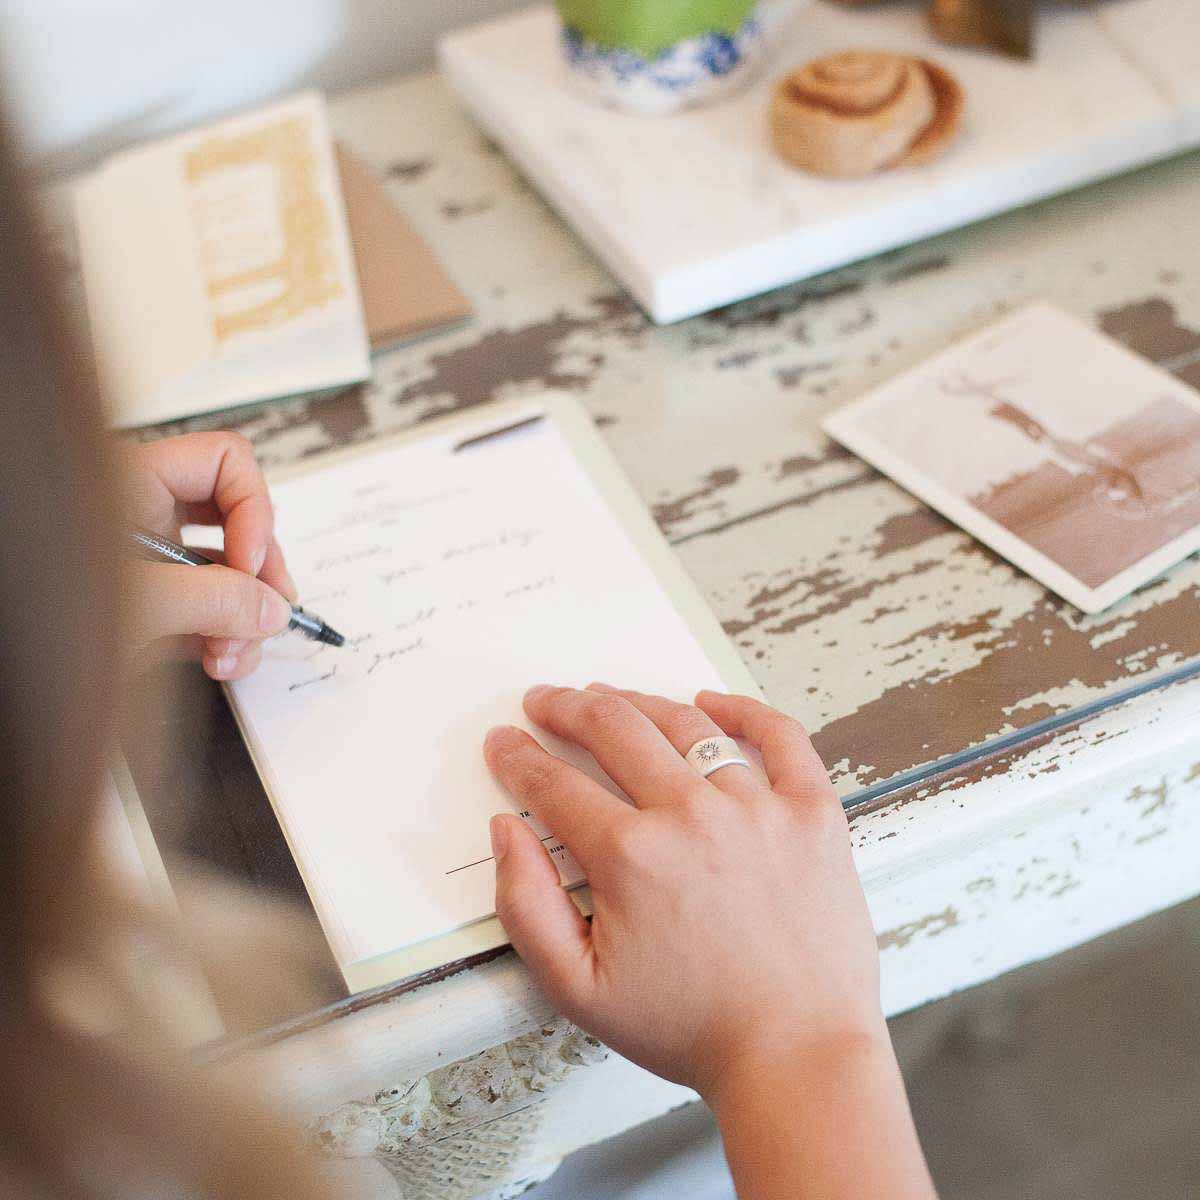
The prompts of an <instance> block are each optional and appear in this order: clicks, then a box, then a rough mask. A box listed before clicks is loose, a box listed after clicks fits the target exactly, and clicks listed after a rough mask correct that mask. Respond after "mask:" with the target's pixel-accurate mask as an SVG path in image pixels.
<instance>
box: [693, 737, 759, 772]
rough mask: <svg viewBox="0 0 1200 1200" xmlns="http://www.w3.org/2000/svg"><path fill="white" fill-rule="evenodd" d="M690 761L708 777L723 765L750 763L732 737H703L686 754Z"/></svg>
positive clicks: (746, 765) (743, 765)
mask: <svg viewBox="0 0 1200 1200" xmlns="http://www.w3.org/2000/svg"><path fill="white" fill-rule="evenodd" d="M684 758H686V759H687V761H688V763H689V764H690V765H691V766H692V767H694V768H695V769H696V770H697V771H699V772H700V774H701V775H703V776H704V778H705V779H707V778H708V777H709V776H710V775H711V774H712V773H713V772H714V771H719V770H720V769H721V768H722V767H729V766H733V764H734V763H736V764H738V765H739V766H742V767H748V766H749V765H750V764H749V763H748V762H747V761H746V759H744V758H743V757H742V748H741V747H740V746H739V745H738V744H737V742H735V741H734V740H733V738H731V737H710V738H702V739H701V740H700V741H698V742H697V743H696V744H695V745H694V746H693V747H692V748H691V749H690V750H689V751H688V752H687V753H686V754H685V755H684Z"/></svg>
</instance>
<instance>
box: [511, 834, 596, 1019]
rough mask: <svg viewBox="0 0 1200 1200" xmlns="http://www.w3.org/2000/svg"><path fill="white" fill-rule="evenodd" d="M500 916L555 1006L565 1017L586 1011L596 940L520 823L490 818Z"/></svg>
mask: <svg viewBox="0 0 1200 1200" xmlns="http://www.w3.org/2000/svg"><path fill="white" fill-rule="evenodd" d="M491 835H492V853H493V854H494V855H495V858H496V913H497V915H498V916H499V918H500V921H501V924H503V926H504V931H505V933H507V934H508V936H509V940H510V941H511V942H512V944H513V948H514V949H515V950H516V952H517V953H518V954H519V955H520V956H521V961H522V962H524V964H525V965H526V966H527V967H528V968H529V971H530V973H531V974H532V975H533V977H534V979H535V981H536V982H537V984H538V986H539V987H540V988H541V989H542V991H544V992H545V993H546V995H547V997H548V998H549V999H550V1001H551V1003H553V1004H554V1006H555V1007H556V1008H557V1009H558V1010H559V1011H560V1012H563V1013H565V1014H566V1015H567V1016H572V1017H573V1016H575V1015H576V1014H580V1013H581V1012H583V1011H585V1010H586V1007H587V1004H586V997H587V992H588V990H589V987H590V984H591V981H592V935H591V930H590V929H589V928H588V923H587V921H585V920H584V918H583V914H582V913H581V912H580V911H579V909H577V908H576V907H575V903H574V901H573V900H572V899H571V897H570V896H569V895H568V894H567V892H566V890H565V889H564V888H563V886H562V884H561V882H560V881H559V878H558V868H557V867H556V866H555V865H554V860H553V859H552V858H551V857H550V855H549V854H548V853H547V852H546V847H545V846H543V845H542V843H541V841H540V840H539V839H538V835H537V834H536V833H535V832H534V831H533V829H532V827H531V826H530V825H529V824H528V823H527V822H525V821H522V820H521V818H520V817H517V816H514V815H512V814H511V813H502V814H499V815H497V816H494V817H493V818H492V823H491Z"/></svg>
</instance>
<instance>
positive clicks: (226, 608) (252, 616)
mask: <svg viewBox="0 0 1200 1200" xmlns="http://www.w3.org/2000/svg"><path fill="white" fill-rule="evenodd" d="M214 573H215V572H214ZM243 580H244V582H243ZM213 606H214V614H213V615H214V617H215V618H216V620H217V622H218V623H219V624H220V627H221V629H222V630H228V631H229V632H230V634H232V635H233V636H237V634H238V633H240V632H243V631H245V632H252V631H254V630H256V629H257V628H258V609H259V593H258V588H257V587H255V586H254V585H253V584H252V582H251V580H250V579H249V577H248V576H241V575H240V574H239V573H238V572H236V571H224V572H222V577H221V579H220V580H219V581H217V586H216V588H215V593H214V600H213Z"/></svg>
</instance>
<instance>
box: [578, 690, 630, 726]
mask: <svg viewBox="0 0 1200 1200" xmlns="http://www.w3.org/2000/svg"><path fill="white" fill-rule="evenodd" d="M580 696H581V697H582V699H581V701H580V703H579V715H580V720H581V722H582V724H583V726H584V727H585V728H587V729H590V730H592V731H593V732H595V733H599V734H601V735H604V734H609V733H619V732H620V731H621V730H623V729H627V728H628V727H629V722H630V718H631V717H632V716H633V714H634V712H635V711H636V710H635V709H634V707H633V705H632V704H630V703H629V701H628V700H626V699H625V698H624V697H623V696H608V695H603V694H599V695H598V694H596V693H595V692H581V693H580Z"/></svg>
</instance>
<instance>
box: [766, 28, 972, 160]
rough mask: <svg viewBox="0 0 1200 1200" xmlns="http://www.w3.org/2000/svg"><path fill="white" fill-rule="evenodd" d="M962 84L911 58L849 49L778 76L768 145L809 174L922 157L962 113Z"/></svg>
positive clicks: (936, 148)
mask: <svg viewBox="0 0 1200 1200" xmlns="http://www.w3.org/2000/svg"><path fill="white" fill-rule="evenodd" d="M962 107H963V105H962V89H961V88H960V87H959V85H958V83H957V81H956V80H955V79H954V77H953V76H952V75H951V74H950V73H949V72H948V71H945V70H944V69H942V68H941V67H939V66H937V65H936V64H934V63H930V62H926V61H924V60H923V59H919V58H909V57H907V56H905V55H901V54H889V53H886V52H883V51H873V50H850V51H846V52H844V53H841V54H831V55H829V56H828V57H827V58H818V59H815V60H814V61H813V62H810V63H808V64H807V65H805V66H803V67H801V68H800V69H799V70H797V71H793V72H791V73H790V74H788V75H786V76H784V78H783V79H781V80H780V81H779V83H778V84H776V86H775V90H774V93H773V95H772V97H771V110H770V123H771V136H772V140H773V141H774V143H775V149H776V150H777V151H778V152H779V154H780V155H781V156H782V157H783V158H784V159H786V160H787V161H788V162H789V163H791V164H792V165H793V166H797V167H801V168H803V169H804V170H806V171H811V172H812V173H813V174H816V175H835V176H856V175H868V174H870V173H871V172H872V171H878V170H881V169H883V168H885V167H893V166H897V165H900V164H902V163H909V162H912V163H917V162H928V161H929V160H930V159H931V158H933V157H935V156H936V155H937V154H938V153H940V152H941V150H942V149H943V148H944V147H945V146H946V144H947V143H948V142H949V141H950V139H951V138H952V137H953V136H954V134H955V133H956V132H957V130H958V126H959V123H960V121H961V117H962Z"/></svg>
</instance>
